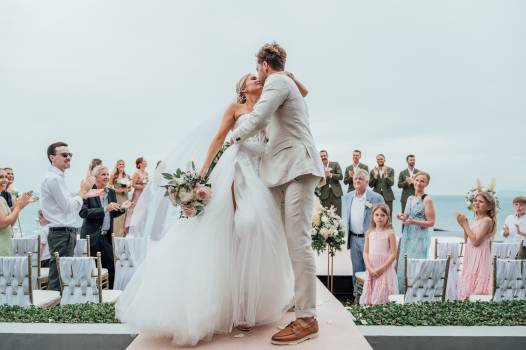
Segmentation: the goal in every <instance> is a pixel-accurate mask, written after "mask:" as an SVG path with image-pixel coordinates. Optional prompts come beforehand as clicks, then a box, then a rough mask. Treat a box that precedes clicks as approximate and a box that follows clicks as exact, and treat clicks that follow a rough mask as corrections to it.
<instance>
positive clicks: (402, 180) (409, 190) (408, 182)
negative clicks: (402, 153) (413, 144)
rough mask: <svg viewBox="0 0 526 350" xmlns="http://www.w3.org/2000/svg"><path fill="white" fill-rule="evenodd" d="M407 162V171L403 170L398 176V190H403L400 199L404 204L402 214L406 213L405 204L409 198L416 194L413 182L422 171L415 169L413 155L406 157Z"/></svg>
mask: <svg viewBox="0 0 526 350" xmlns="http://www.w3.org/2000/svg"><path fill="white" fill-rule="evenodd" d="M405 160H406V162H407V169H405V170H402V171H401V172H400V175H399V176H398V188H401V189H402V198H400V201H401V204H402V213H403V212H404V211H405V204H406V202H407V198H409V196H412V195H414V194H415V185H414V184H413V181H414V179H415V175H416V174H417V173H418V172H419V171H420V170H418V169H416V168H415V156H414V155H413V154H410V155H408V156H407V157H405Z"/></svg>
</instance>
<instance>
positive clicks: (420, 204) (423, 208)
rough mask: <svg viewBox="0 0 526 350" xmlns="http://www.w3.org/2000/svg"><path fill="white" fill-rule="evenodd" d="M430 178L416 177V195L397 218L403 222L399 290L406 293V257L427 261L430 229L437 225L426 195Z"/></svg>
mask: <svg viewBox="0 0 526 350" xmlns="http://www.w3.org/2000/svg"><path fill="white" fill-rule="evenodd" d="M430 179H431V178H430V176H429V174H427V173H424V172H419V173H417V174H416V175H415V177H414V180H413V184H414V186H415V194H414V195H413V196H410V197H409V198H407V203H406V206H405V212H404V213H399V214H398V215H397V216H396V217H397V218H398V219H399V220H401V221H402V222H403V224H404V225H403V229H402V239H401V240H400V254H399V257H398V269H397V275H398V288H399V290H400V293H404V292H405V283H404V279H405V271H404V256H405V255H407V257H408V258H413V259H426V258H427V253H428V249H429V244H430V241H431V237H430V234H429V228H430V227H433V226H434V225H435V208H434V206H433V200H432V199H431V197H430V196H428V195H427V194H426V193H425V189H426V187H427V185H428V184H429V180H430Z"/></svg>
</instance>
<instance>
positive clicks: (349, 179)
mask: <svg viewBox="0 0 526 350" xmlns="http://www.w3.org/2000/svg"><path fill="white" fill-rule="evenodd" d="M360 159H362V151H360V150H358V149H355V150H354V151H353V152H352V164H351V165H349V166H348V167H347V168H345V176H344V178H343V183H344V184H346V185H349V186H348V187H347V192H351V191H354V186H353V177H354V174H356V172H357V171H358V169H364V170H365V171H367V172H368V171H369V167H368V166H367V165H365V164H363V163H361V162H360Z"/></svg>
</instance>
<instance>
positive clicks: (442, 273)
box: [389, 255, 451, 304]
mask: <svg viewBox="0 0 526 350" xmlns="http://www.w3.org/2000/svg"><path fill="white" fill-rule="evenodd" d="M450 259H451V258H450V257H449V256H448V257H447V259H408V258H407V255H406V256H404V270H405V279H404V285H405V294H393V295H390V296H389V301H390V302H395V303H398V304H412V303H421V302H435V301H444V300H445V298H446V290H447V281H448V273H449V262H450Z"/></svg>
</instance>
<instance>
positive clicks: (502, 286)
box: [493, 259, 526, 301]
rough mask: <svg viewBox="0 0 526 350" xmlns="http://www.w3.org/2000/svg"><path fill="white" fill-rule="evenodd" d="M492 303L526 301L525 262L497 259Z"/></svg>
mask: <svg viewBox="0 0 526 350" xmlns="http://www.w3.org/2000/svg"><path fill="white" fill-rule="evenodd" d="M496 279H497V280H496V289H495V295H494V296H493V301H502V300H526V260H515V259H497V274H496Z"/></svg>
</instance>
